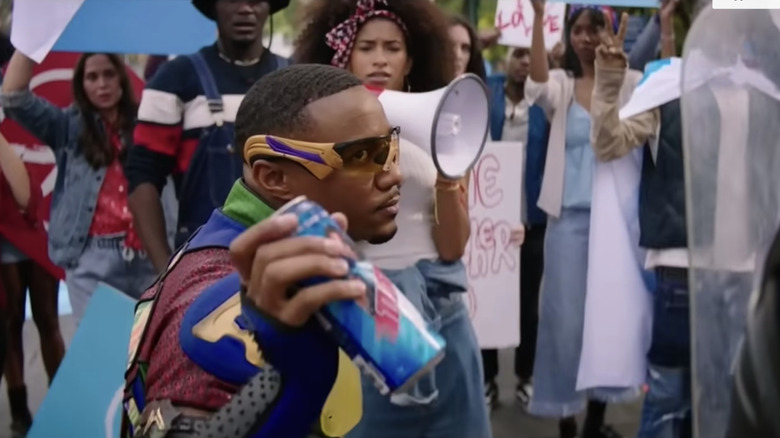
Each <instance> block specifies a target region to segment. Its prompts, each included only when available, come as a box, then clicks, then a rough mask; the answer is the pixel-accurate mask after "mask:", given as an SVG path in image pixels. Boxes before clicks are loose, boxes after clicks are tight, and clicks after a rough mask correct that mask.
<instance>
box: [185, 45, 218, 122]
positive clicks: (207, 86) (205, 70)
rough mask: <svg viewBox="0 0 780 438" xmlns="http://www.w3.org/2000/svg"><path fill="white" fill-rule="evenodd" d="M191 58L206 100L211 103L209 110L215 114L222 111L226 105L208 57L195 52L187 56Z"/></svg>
mask: <svg viewBox="0 0 780 438" xmlns="http://www.w3.org/2000/svg"><path fill="white" fill-rule="evenodd" d="M187 57H188V58H190V61H191V62H192V65H193V66H194V67H195V73H197V75H198V79H200V86H201V87H202V88H203V94H204V95H205V96H206V101H207V102H208V104H209V111H210V112H211V114H213V115H217V114H219V113H221V112H222V111H223V110H224V108H225V105H224V104H223V103H222V95H221V94H220V93H219V90H218V89H217V83H216V81H214V75H212V74H211V69H210V68H209V65H208V64H207V63H206V59H205V58H204V57H203V55H202V54H201V53H200V52H195V53H193V54H190V55H188V56H187ZM219 125H221V121H218V122H217V126H219Z"/></svg>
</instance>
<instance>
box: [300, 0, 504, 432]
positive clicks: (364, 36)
mask: <svg viewBox="0 0 780 438" xmlns="http://www.w3.org/2000/svg"><path fill="white" fill-rule="evenodd" d="M304 18H305V19H306V20H307V25H306V27H305V29H304V31H303V33H302V34H301V36H300V38H299V41H298V45H297V47H296V51H295V53H294V55H293V58H294V60H295V61H296V62H301V63H318V64H331V65H334V66H337V67H341V68H344V69H347V70H349V71H350V72H352V73H353V74H355V76H357V77H358V78H360V79H362V80H363V81H364V83H366V84H367V85H370V86H374V87H379V88H383V89H388V90H393V91H401V92H426V91H432V90H436V89H439V88H442V87H444V86H446V85H447V84H449V83H450V81H452V80H453V79H454V77H455V73H456V72H455V62H454V59H453V55H454V53H453V50H452V43H451V41H450V38H449V21H448V17H447V15H446V14H445V13H444V12H443V11H442V10H440V9H439V8H438V7H437V6H436V5H435V4H434V3H432V2H429V1H420V0H381V1H380V0H329V1H322V2H314V3H313V4H312V8H311V9H309V10H307V11H306V14H305V15H304ZM402 128H403V127H402ZM403 135H404V134H403V129H402V131H401V140H402V141H401V146H400V147H401V154H400V166H401V172H402V176H403V178H404V185H403V196H401V201H400V208H399V214H398V217H397V219H396V221H397V223H398V234H397V235H396V236H395V237H394V238H393V239H392V240H391V241H390V242H387V243H385V244H381V245H368V246H364V247H363V248H361V249H362V250H363V251H364V252H365V254H366V255H367V256H368V258H369V259H370V260H372V261H373V262H374V263H375V264H376V265H377V266H379V267H380V268H382V269H383V270H384V271H385V273H386V274H387V275H388V276H389V277H390V278H391V279H392V280H393V282H394V283H396V284H397V285H398V286H399V288H400V289H401V290H403V291H404V293H405V294H406V295H407V297H408V298H409V299H410V301H412V302H413V303H415V305H416V306H417V308H418V309H419V310H420V311H421V312H422V313H423V315H425V317H426V318H427V320H428V321H429V322H431V323H432V325H433V326H434V327H435V328H436V329H437V330H438V331H439V332H440V333H441V334H442V335H443V336H444V338H445V339H446V340H447V348H446V352H445V356H444V359H443V361H442V362H441V363H439V364H438V365H437V366H436V367H435V368H434V369H433V371H431V372H430V373H429V374H428V375H426V376H425V377H423V378H422V379H421V380H419V381H418V382H417V383H416V384H415V386H414V387H413V388H412V389H410V390H409V391H407V392H405V393H403V394H394V395H393V396H392V397H384V396H381V395H379V393H378V392H377V391H376V390H375V389H374V388H373V387H372V384H371V383H370V382H369V381H367V380H365V381H364V390H363V399H364V401H363V405H364V412H363V419H362V421H361V422H360V423H359V424H358V425H357V427H356V428H355V429H354V430H353V431H352V432H351V433H350V434H349V435H348V436H349V438H362V437H369V436H370V437H372V438H382V437H399V436H403V437H409V438H415V437H422V436H426V437H442V438H445V437H446V438H489V437H490V436H491V431H490V423H489V420H488V414H487V409H486V406H485V404H484V403H483V401H482V400H483V394H484V386H483V383H482V363H481V358H480V354H479V347H478V345H477V340H476V336H475V334H474V330H473V328H472V326H471V321H470V319H469V315H468V311H467V309H466V307H465V305H464V303H463V299H462V293H463V292H465V291H466V288H467V284H466V270H465V266H464V265H463V263H462V262H461V258H462V257H463V253H464V251H465V247H466V243H467V241H468V238H469V215H468V202H467V198H466V188H467V187H468V181H467V179H464V180H461V181H453V180H448V179H446V178H445V177H443V176H442V175H439V174H438V173H437V171H436V167H435V166H434V164H433V160H432V159H431V157H430V156H429V155H428V154H427V153H426V152H424V151H423V149H421V148H419V147H417V146H415V145H413V144H411V143H409V142H408V141H405V140H404V139H403ZM458 413H461V414H458Z"/></svg>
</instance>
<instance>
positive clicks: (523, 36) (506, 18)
mask: <svg viewBox="0 0 780 438" xmlns="http://www.w3.org/2000/svg"><path fill="white" fill-rule="evenodd" d="M565 14H566V4H565V3H546V4H545V6H544V44H545V47H546V48H547V50H550V49H552V48H553V46H555V44H556V43H558V42H560V41H561V40H562V39H563V27H564V24H565V23H566V15H565ZM534 15H535V14H534V8H533V6H532V5H531V0H498V7H497V8H496V20H495V25H496V28H497V29H499V30H500V31H501V37H500V38H499V40H498V43H499V44H501V45H504V46H510V47H531V31H532V29H533V23H534Z"/></svg>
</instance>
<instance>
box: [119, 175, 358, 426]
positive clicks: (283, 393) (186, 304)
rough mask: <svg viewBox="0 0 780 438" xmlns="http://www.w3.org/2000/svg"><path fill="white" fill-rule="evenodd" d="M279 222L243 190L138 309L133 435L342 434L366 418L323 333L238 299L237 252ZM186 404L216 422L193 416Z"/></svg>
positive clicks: (346, 369) (349, 375) (130, 394)
mask: <svg viewBox="0 0 780 438" xmlns="http://www.w3.org/2000/svg"><path fill="white" fill-rule="evenodd" d="M272 214H273V209H271V208H270V207H268V206H267V205H265V203H263V202H262V201H261V200H260V199H259V198H258V197H257V196H256V195H254V194H253V193H252V192H251V191H250V190H249V189H248V188H247V187H246V186H245V185H244V184H243V183H242V182H240V181H239V182H237V183H236V184H235V185H234V187H233V189H232V190H231V192H230V194H229V195H228V198H227V201H226V202H225V205H224V207H223V208H222V209H218V210H215V211H214V212H213V214H212V215H211V218H209V220H208V221H207V222H206V224H204V225H203V227H201V228H200V229H199V230H198V231H197V232H196V233H195V234H194V235H193V236H192V237H191V238H190V239H189V240H188V241H187V242H186V243H185V244H184V245H183V246H182V248H180V249H179V250H178V251H177V252H176V254H175V255H174V256H173V257H172V259H171V262H170V264H169V267H168V269H167V270H166V272H164V273H163V274H162V275H161V276H160V278H159V279H158V281H157V282H156V284H155V285H153V286H152V287H151V288H150V289H149V290H148V291H147V292H146V293H145V294H144V296H143V297H142V298H141V300H140V301H139V303H138V305H137V308H136V319H135V324H134V326H133V331H132V334H131V339H130V357H129V363H128V369H127V373H126V375H125V377H126V388H125V397H124V407H125V414H126V416H125V419H124V420H125V421H124V425H125V427H123V433H124V434H125V436H133V437H152V436H154V437H179V436H182V437H183V436H193V435H190V433H192V434H194V433H196V432H197V433H202V432H204V431H205V432H212V433H214V434H215V435H214V436H223V435H224V434H225V433H226V432H223V429H224V430H230V436H236V437H253V438H266V437H267V438H278V437H285V438H303V437H306V436H310V434H311V433H312V431H313V430H314V431H315V432H314V433H315V434H317V435H315V436H321V435H319V434H322V433H324V434H327V435H328V436H342V435H344V434H346V433H347V432H348V431H349V430H351V429H352V427H354V426H355V425H356V424H357V422H358V421H359V419H360V406H361V404H362V401H361V399H360V383H359V379H360V376H359V373H358V372H357V369H356V368H355V367H354V366H353V365H351V363H350V362H349V359H348V358H346V356H345V355H343V354H342V353H340V351H339V349H338V347H337V345H336V344H335V343H334V342H333V341H332V340H331V339H330V338H329V337H328V336H327V335H326V334H325V332H324V331H323V330H322V328H321V327H320V326H319V325H317V324H316V323H315V322H312V323H310V324H309V325H306V326H304V327H303V328H301V329H295V330H293V329H289V328H285V327H282V325H281V324H280V323H279V322H277V321H273V320H271V319H270V318H269V317H267V316H265V315H263V314H261V313H260V312H259V311H258V310H257V309H256V308H255V307H254V305H253V304H252V303H251V302H249V301H248V300H246V299H245V298H246V297H245V295H244V294H242V293H241V292H240V284H239V278H238V275H237V274H236V273H235V271H234V270H233V268H232V264H231V262H230V259H229V253H228V250H227V248H228V245H229V244H230V242H231V241H232V240H233V239H234V238H235V237H236V236H238V234H240V233H241V232H243V231H244V230H245V229H246V228H247V227H248V226H251V225H252V224H255V223H257V222H259V221H261V220H263V219H265V218H267V217H269V216H271V215H272ZM259 345H262V352H261V349H260V348H259ZM271 364H273V365H271ZM174 406H176V407H174ZM180 407H187V408H192V409H197V410H200V411H206V412H212V413H213V414H212V415H211V416H210V417H204V418H199V417H198V418H196V417H188V416H186V415H184V414H182V412H181V411H179V408H180ZM318 417H320V419H321V422H320V424H319V425H317V418H318ZM317 426H319V427H317ZM227 428H229V429H227ZM206 435H207V436H211V435H208V433H207V434H206Z"/></svg>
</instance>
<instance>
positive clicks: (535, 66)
mask: <svg viewBox="0 0 780 438" xmlns="http://www.w3.org/2000/svg"><path fill="white" fill-rule="evenodd" d="M531 4H532V5H533V8H534V21H533V30H532V34H531V69H530V72H529V75H528V79H526V81H525V90H524V91H525V98H526V99H527V100H528V102H529V103H530V104H538V105H539V106H541V107H542V108H544V111H545V112H546V113H547V115H548V117H549V116H550V115H551V114H552V113H553V112H554V111H555V105H556V102H558V100H559V96H560V93H561V84H560V82H559V81H557V80H550V79H554V78H550V70H549V66H548V63H549V58H548V56H547V49H546V47H545V43H544V6H545V2H544V0H532V1H531Z"/></svg>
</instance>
